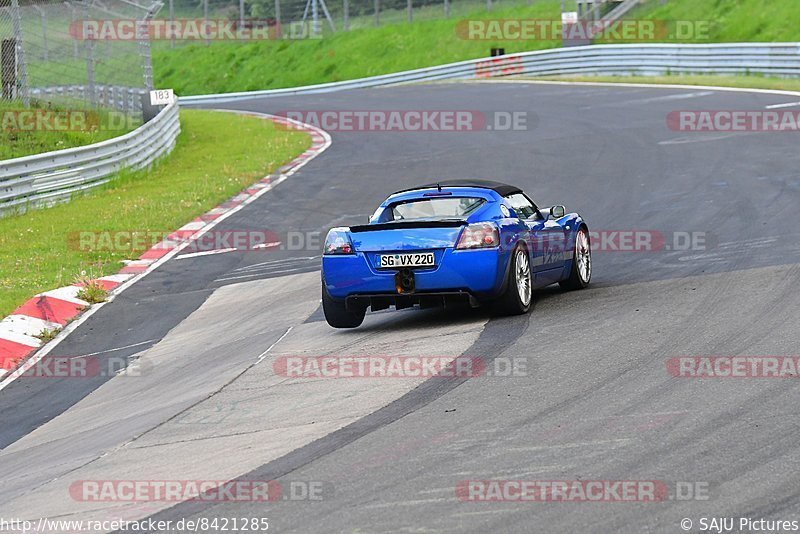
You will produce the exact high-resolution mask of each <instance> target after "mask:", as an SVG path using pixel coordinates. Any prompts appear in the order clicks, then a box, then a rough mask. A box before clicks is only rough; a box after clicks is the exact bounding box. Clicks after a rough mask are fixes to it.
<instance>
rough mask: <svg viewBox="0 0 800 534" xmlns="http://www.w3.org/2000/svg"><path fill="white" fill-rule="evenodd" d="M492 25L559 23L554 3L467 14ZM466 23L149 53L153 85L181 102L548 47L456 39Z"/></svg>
mask: <svg viewBox="0 0 800 534" xmlns="http://www.w3.org/2000/svg"><path fill="white" fill-rule="evenodd" d="M470 16H475V17H478V16H481V17H484V18H486V17H491V18H512V17H524V18H537V19H540V18H547V19H553V18H557V17H559V16H560V15H559V1H558V0H540V1H538V2H536V3H534V4H533V5H531V6H527V5H523V6H517V7H511V8H504V9H500V8H499V7H498V8H497V9H495V10H493V11H492V12H491V13H490V14H487V13H486V12H485V11H477V12H474V13H473V15H470ZM463 18H467V15H466V14H465V16H464V17H461V18H457V17H451V18H450V19H438V20H424V21H419V22H414V23H413V24H406V23H398V24H392V25H385V26H380V27H378V28H369V27H364V28H361V29H354V30H352V31H350V32H339V33H337V34H335V35H332V36H328V37H325V38H323V39H306V40H295V41H288V40H283V41H258V42H247V43H238V42H215V43H212V44H211V45H210V46H206V45H204V44H200V43H195V44H188V45H185V46H181V47H178V48H176V49H175V50H172V51H167V50H159V51H156V52H154V54H153V67H154V69H155V77H156V84H157V85H158V86H159V87H171V88H173V89H175V91H176V93H178V94H181V95H189V94H202V93H215V92H228V91H249V90H255V89H270V88H278V87H293V86H298V85H307V84H313V83H322V82H332V81H340V80H348V79H352V78H360V77H363V76H374V75H378V74H388V73H390V72H396V71H401V70H406V69H413V68H417V67H426V66H431V65H438V64H441V63H448V62H452V61H460V60H464V59H470V58H478V57H485V56H488V55H489V49H490V48H491V47H494V46H503V47H505V49H506V52H507V53H513V52H520V51H523V50H533V49H542V48H551V47H553V46H557V45H558V44H560V43H559V42H555V41H506V42H502V41H496V42H495V41H475V40H464V39H460V38H458V36H457V35H456V24H457V23H458V21H459V20H461V19H463Z"/></svg>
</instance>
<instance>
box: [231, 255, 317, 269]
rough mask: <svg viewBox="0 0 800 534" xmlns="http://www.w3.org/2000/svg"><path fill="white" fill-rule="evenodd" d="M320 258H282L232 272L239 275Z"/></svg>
mask: <svg viewBox="0 0 800 534" xmlns="http://www.w3.org/2000/svg"><path fill="white" fill-rule="evenodd" d="M319 257H320V256H298V257H296V258H282V259H279V260H269V261H262V262H259V263H254V264H252V265H247V266H245V267H239V268H238V269H234V270H233V271H231V272H234V273H237V272H245V271H251V270H253V269H257V268H260V267H265V266H270V265H272V266H275V265H278V264H281V263H293V262H300V261H306V260H315V259H317V258H319Z"/></svg>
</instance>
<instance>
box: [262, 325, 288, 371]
mask: <svg viewBox="0 0 800 534" xmlns="http://www.w3.org/2000/svg"><path fill="white" fill-rule="evenodd" d="M292 328H294V327H293V326H290V327H289V328H287V329H286V332H284V333H283V335H282V336H281V337H279V338H278V340H277V341H276V342H275V343H273V344H272V345H270V346H269V348H268V349H267V350H265V351H264V352H262V353H261V355H260V356H259V357H258V359H257V360H256V365H258V364H259V363H261V362H263V361H264V358H266V357H267V354H269V351H271V350H272V349H274V348H275V345H277V344H278V343H280V342H281V341H283V338H285V337H286V336H288V335H289V332H291V331H292Z"/></svg>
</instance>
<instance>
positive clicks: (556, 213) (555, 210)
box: [550, 205, 567, 219]
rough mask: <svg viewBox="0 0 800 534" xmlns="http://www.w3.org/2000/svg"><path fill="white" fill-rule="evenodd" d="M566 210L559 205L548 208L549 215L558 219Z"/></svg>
mask: <svg viewBox="0 0 800 534" xmlns="http://www.w3.org/2000/svg"><path fill="white" fill-rule="evenodd" d="M566 212H567V208H565V207H564V206H561V205H558V206H553V207H552V208H550V216H551V217H553V218H554V219H560V218H561V217H563V216H564V214H565V213H566Z"/></svg>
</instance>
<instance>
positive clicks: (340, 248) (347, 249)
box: [322, 228, 355, 255]
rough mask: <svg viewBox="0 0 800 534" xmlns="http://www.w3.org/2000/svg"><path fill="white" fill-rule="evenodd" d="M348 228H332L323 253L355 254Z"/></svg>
mask: <svg viewBox="0 0 800 534" xmlns="http://www.w3.org/2000/svg"><path fill="white" fill-rule="evenodd" d="M348 230H349V228H331V230H330V231H329V232H328V237H326V238H325V248H324V249H323V251H322V253H323V254H325V255H333V254H355V251H354V250H353V243H351V242H350V235H349V233H348Z"/></svg>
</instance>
